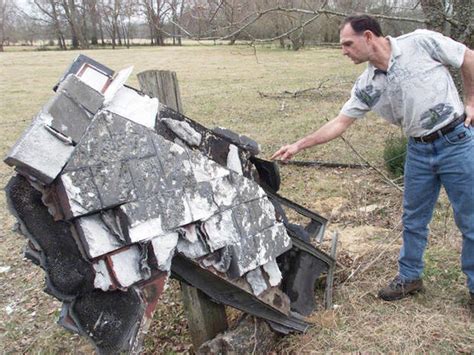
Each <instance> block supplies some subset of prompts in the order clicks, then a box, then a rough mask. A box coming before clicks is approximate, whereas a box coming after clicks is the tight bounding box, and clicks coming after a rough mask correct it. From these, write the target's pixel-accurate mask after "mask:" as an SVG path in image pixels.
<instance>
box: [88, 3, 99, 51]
mask: <svg viewBox="0 0 474 355" xmlns="http://www.w3.org/2000/svg"><path fill="white" fill-rule="evenodd" d="M89 13H90V17H91V44H92V45H97V44H99V41H98V36H97V33H98V30H97V28H98V22H99V16H98V13H97V2H96V0H89Z"/></svg>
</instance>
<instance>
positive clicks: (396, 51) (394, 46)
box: [367, 36, 402, 79]
mask: <svg viewBox="0 0 474 355" xmlns="http://www.w3.org/2000/svg"><path fill="white" fill-rule="evenodd" d="M385 38H387V39H388V40H389V41H390V47H391V53H390V59H389V62H388V68H387V72H389V71H390V69H391V68H392V66H393V64H394V63H395V59H396V58H398V57H399V56H400V55H401V54H402V50H401V48H400V46H399V45H398V43H397V40H396V39H395V38H393V37H391V36H387V37H385ZM367 69H368V70H369V74H370V77H371V78H372V79H374V78H375V75H377V74H386V73H387V72H384V71H382V70H380V69H377V68H376V67H374V66H373V65H372V64H370V63H368V65H367Z"/></svg>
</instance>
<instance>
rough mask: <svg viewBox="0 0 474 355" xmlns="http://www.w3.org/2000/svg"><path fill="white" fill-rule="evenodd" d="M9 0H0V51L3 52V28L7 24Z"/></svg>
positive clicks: (4, 38)
mask: <svg viewBox="0 0 474 355" xmlns="http://www.w3.org/2000/svg"><path fill="white" fill-rule="evenodd" d="M9 5H10V1H9V0H0V52H3V44H4V43H5V40H6V36H5V29H6V27H7V26H8V24H7V15H8V12H9V10H10V6H9Z"/></svg>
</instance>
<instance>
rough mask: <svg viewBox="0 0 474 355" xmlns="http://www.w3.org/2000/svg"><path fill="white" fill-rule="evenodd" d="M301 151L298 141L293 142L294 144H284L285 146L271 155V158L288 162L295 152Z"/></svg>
mask: <svg viewBox="0 0 474 355" xmlns="http://www.w3.org/2000/svg"><path fill="white" fill-rule="evenodd" d="M298 152H299V149H298V146H297V145H296V143H293V144H288V145H284V146H283V147H281V148H280V149H278V150H277V151H276V152H275V153H274V154H273V155H272V156H271V158H270V159H271V160H282V161H284V162H287V161H288V160H290V159H291V158H293V156H294V155H295V154H297V153H298Z"/></svg>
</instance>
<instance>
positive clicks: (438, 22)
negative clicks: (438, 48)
mask: <svg viewBox="0 0 474 355" xmlns="http://www.w3.org/2000/svg"><path fill="white" fill-rule="evenodd" d="M468 1H469V0H468ZM421 8H422V9H423V13H424V14H425V17H426V21H427V22H426V27H428V28H429V29H430V30H433V31H438V32H441V33H443V32H444V29H445V26H444V3H443V1H442V0H421Z"/></svg>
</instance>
